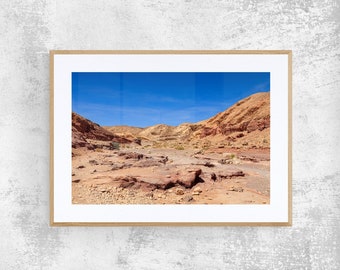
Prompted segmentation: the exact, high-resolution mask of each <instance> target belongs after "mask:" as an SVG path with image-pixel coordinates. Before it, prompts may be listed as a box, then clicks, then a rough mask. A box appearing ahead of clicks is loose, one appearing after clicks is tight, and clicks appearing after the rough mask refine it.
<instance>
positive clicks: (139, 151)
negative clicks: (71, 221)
mask: <svg viewBox="0 0 340 270" xmlns="http://www.w3.org/2000/svg"><path fill="white" fill-rule="evenodd" d="M72 203H74V204H269V203H270V116H269V93H259V94H255V95H252V96H250V97H248V98H246V99H244V100H242V101H239V102H237V103H236V104H235V105H234V106H232V107H231V108H229V109H228V110H226V111H225V112H221V113H219V114H217V115H216V116H214V117H212V118H210V119H207V120H204V121H201V122H198V123H193V124H190V123H183V124H181V125H179V126H176V127H174V126H168V125H165V124H159V125H155V126H151V127H148V128H136V127H127V126H114V127H101V126H99V125H98V124H96V123H93V122H91V121H90V120H88V119H85V118H83V117H81V116H80V115H77V114H75V113H73V114H72Z"/></svg>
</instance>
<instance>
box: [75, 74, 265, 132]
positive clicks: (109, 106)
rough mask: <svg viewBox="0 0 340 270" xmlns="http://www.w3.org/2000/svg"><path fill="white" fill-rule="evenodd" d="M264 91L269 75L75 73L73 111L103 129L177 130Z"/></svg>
mask: <svg viewBox="0 0 340 270" xmlns="http://www.w3.org/2000/svg"><path fill="white" fill-rule="evenodd" d="M269 90H270V73H268V72H261V73H253V72H252V73H246V72H242V73H238V72H228V73H223V72H219V73H214V72H181V73H179V72H178V73H177V72H159V73H158V72H128V73H126V72H125V73H122V72H114V73H111V72H110V73H103V72H100V73H98V72H90V73H89V72H74V73H72V111H74V112H76V113H78V114H80V115H82V116H84V117H86V118H88V119H90V120H91V121H93V122H96V123H98V124H100V125H102V126H113V125H129V126H138V127H147V126H151V125H155V124H161V123H162V124H168V125H178V124H181V123H184V122H191V123H193V122H198V121H201V120H205V119H208V118H210V117H212V116H214V115H215V114H217V113H219V112H221V111H224V110H226V109H227V108H229V107H230V106H232V105H233V104H234V103H236V102H237V101H239V100H241V99H243V98H245V97H247V96H250V95H251V94H254V93H257V92H267V91H269Z"/></svg>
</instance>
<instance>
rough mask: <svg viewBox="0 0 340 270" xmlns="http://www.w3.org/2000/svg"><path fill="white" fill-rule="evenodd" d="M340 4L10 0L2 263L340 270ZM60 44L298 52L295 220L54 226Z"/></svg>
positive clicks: (1, 7) (1, 144) (1, 6)
mask: <svg viewBox="0 0 340 270" xmlns="http://www.w3.org/2000/svg"><path fill="white" fill-rule="evenodd" d="M339 6H340V3H339V1H279V0H275V1H250V0H248V1H247V0H243V1H231V0H229V1H228V0H225V1H223V0H221V1H217V0H207V1H199V0H197V1H190V0H186V1H179V0H173V1H161V0H146V1H130V0H128V1H127V0H125V1H124V0H121V1H103V0H97V1H90V0H82V1H81V0H79V1H75V0H68V1H46V0H40V1H33V0H27V1H26V0H8V1H7V0H0V82H1V86H0V87H1V92H0V269H340V255H339V254H340V229H339V226H340V222H339V220H340V217H339V216H340V207H339V204H340V184H339V181H340V166H339V165H340V159H339V154H338V152H339V151H338V145H339V141H340V125H339V122H340V121H339V115H340V109H339V108H340V107H339V105H340V89H339V88H340V46H339V44H340V37H339V35H340V31H339V26H340V22H339V18H340V12H339V11H340V9H339ZM50 49H112V50H115V49H123V50H125V49H197V50H201V49H204V50H209V49H223V50H224V49H292V50H293V66H294V67H293V108H294V109H293V128H294V132H293V200H294V208H293V226H292V227H288V228H286V227H217V228H215V227H199V228H186V227H184V228H177V227H118V228H110V227H109V228H100V227H99V228H86V227H79V228H72V227H66V228H50V227H49V220H48V219H49V71H48V70H49V56H48V51H49V50H50Z"/></svg>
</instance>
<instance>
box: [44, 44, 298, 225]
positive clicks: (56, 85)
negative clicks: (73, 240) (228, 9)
mask: <svg viewBox="0 0 340 270" xmlns="http://www.w3.org/2000/svg"><path fill="white" fill-rule="evenodd" d="M50 225H51V226H291V225H292V51H290V50H262V51H261V50H254V51H242V50H209V51H190V50H188V51H187V50H174V51H169V50H164V51H163V50H159V51H148V50H145V51H144V50H141V51H110V50H106V51H101V50H98V51H95V50H92V51H77V50H53V51H50Z"/></svg>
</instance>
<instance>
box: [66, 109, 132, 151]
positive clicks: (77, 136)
mask: <svg viewBox="0 0 340 270" xmlns="http://www.w3.org/2000/svg"><path fill="white" fill-rule="evenodd" d="M88 139H92V140H99V141H113V142H118V143H130V142H131V141H130V140H128V139H125V138H123V137H120V136H118V135H115V134H113V133H112V132H110V131H108V130H106V129H104V128H102V127H101V126H99V125H98V124H96V123H93V122H92V121H90V120H88V119H86V118H84V117H82V116H80V115H78V114H76V113H74V112H73V113H72V147H73V148H77V147H87V148H90V149H91V148H93V146H91V144H90V143H89V142H88V141H87V140H88Z"/></svg>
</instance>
